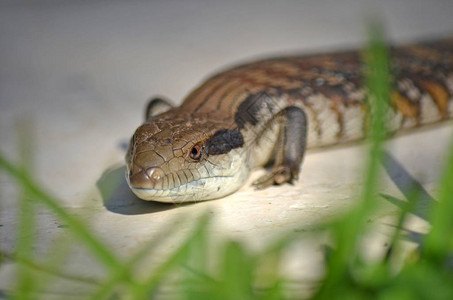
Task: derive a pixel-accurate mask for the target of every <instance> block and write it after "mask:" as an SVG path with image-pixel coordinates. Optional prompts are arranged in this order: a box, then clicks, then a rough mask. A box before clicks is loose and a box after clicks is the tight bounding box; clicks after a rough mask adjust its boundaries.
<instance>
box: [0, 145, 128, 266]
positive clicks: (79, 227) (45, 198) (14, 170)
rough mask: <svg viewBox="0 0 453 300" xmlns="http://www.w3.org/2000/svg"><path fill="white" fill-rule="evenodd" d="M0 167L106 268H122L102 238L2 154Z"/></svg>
mask: <svg viewBox="0 0 453 300" xmlns="http://www.w3.org/2000/svg"><path fill="white" fill-rule="evenodd" d="M0 168H1V169H3V170H5V171H6V172H7V173H8V174H9V175H11V176H12V177H13V178H14V179H15V180H16V181H17V182H18V184H19V186H20V188H21V189H22V190H23V191H24V192H26V194H27V195H28V196H29V197H31V199H33V201H39V202H40V203H42V204H44V205H45V206H46V207H48V208H49V209H50V210H51V211H53V213H55V214H56V215H57V216H58V217H59V218H61V219H62V220H63V221H64V222H65V223H66V224H67V225H68V228H69V230H71V232H72V233H73V234H75V235H76V236H77V238H78V239H79V240H80V241H81V242H82V243H83V244H85V246H86V247H87V249H88V250H90V251H91V252H92V254H93V255H94V256H95V257H96V258H97V259H98V261H99V262H101V263H102V264H103V265H104V266H105V267H106V268H108V269H110V270H116V269H120V268H122V264H121V262H120V261H119V260H118V259H117V258H116V256H115V255H114V254H113V252H112V251H110V250H109V249H108V247H107V246H106V245H104V244H103V242H101V240H100V239H99V238H97V237H95V235H94V234H92V233H91V232H90V230H89V229H88V228H87V227H86V226H85V225H84V223H83V222H82V221H79V220H78V219H77V218H75V217H73V216H71V215H70V214H69V213H68V212H67V211H66V210H65V209H64V208H63V207H62V206H60V205H59V204H58V201H57V200H56V199H55V198H53V197H52V196H50V195H49V194H47V193H46V192H45V191H43V190H42V189H41V188H40V187H39V186H38V185H37V184H36V183H35V182H34V181H33V180H32V179H31V177H30V175H29V174H28V173H27V172H26V171H24V170H23V169H21V168H20V167H17V166H15V165H13V164H12V163H10V162H9V161H8V160H6V159H5V158H4V156H3V155H1V154H0Z"/></svg>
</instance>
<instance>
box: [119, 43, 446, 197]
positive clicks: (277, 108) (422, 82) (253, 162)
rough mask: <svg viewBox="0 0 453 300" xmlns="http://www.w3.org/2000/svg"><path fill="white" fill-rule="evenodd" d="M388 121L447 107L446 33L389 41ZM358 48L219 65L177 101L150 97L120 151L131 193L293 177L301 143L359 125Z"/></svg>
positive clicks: (432, 116)
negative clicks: (403, 42) (404, 42)
mask: <svg viewBox="0 0 453 300" xmlns="http://www.w3.org/2000/svg"><path fill="white" fill-rule="evenodd" d="M390 53H391V70H392V74H393V78H392V88H393V92H392V95H391V99H390V101H389V103H390V106H389V107H388V113H387V117H388V118H387V120H388V126H387V127H388V130H389V131H397V130H400V129H405V128H411V127H417V126H422V125H424V124H429V123H434V122H438V121H442V120H446V119H448V118H450V117H452V116H453V39H446V40H442V41H437V42H430V43H424V44H417V45H408V46H400V47H395V48H391V50H390ZM361 58H362V56H361V54H360V52H358V51H344V52H336V53H323V54H315V55H304V56H287V57H279V58H272V59H266V60H260V61H256V62H252V63H249V64H245V65H241V66H237V67H234V68H231V69H229V70H227V71H224V72H222V73H219V74H217V75H215V76H213V77H211V78H210V79H208V80H207V81H205V82H204V83H203V84H201V85H200V86H199V87H198V88H196V89H195V90H194V91H192V92H191V93H190V94H189V95H188V96H187V97H186V99H185V100H184V101H183V103H182V104H181V105H180V106H179V107H171V105H170V104H168V103H167V102H166V101H164V100H161V99H154V100H153V101H151V102H150V104H149V106H148V110H147V119H146V121H145V123H144V124H143V125H141V126H140V127H139V128H138V129H137V130H136V131H135V133H134V135H133V138H132V139H131V142H130V145H129V149H128V153H127V155H126V165H127V171H126V178H127V182H128V184H129V186H130V187H131V189H132V191H133V192H134V193H135V194H136V195H137V196H138V197H140V198H142V199H145V200H153V201H159V202H189V201H200V200H209V199H215V198H220V197H223V196H225V195H228V194H230V193H232V192H234V191H236V190H237V189H239V188H240V187H241V186H242V185H243V184H244V182H245V181H246V179H247V178H248V177H249V175H250V172H251V170H252V169H253V168H255V167H261V166H264V165H266V164H268V163H269V162H272V164H273V168H272V169H271V171H270V172H268V174H266V175H264V176H263V177H261V178H260V179H258V180H257V181H256V182H255V183H254V185H255V186H256V187H258V188H265V187H267V186H269V185H272V184H282V183H285V182H292V181H293V180H295V179H297V178H298V175H299V172H300V166H301V162H302V160H303V156H304V153H305V149H306V148H307V147H308V148H311V147H319V146H327V145H332V144H338V143H343V142H348V141H353V140H358V139H360V138H363V137H364V136H365V135H366V130H367V120H368V117H369V109H368V104H367V91H366V87H365V86H364V78H363V75H362V74H363V70H362V69H363V62H362V59H361Z"/></svg>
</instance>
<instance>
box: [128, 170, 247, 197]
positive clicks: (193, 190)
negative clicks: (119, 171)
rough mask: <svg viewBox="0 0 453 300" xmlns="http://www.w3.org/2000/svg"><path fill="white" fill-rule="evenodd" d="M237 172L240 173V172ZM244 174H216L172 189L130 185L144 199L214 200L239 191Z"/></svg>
mask: <svg viewBox="0 0 453 300" xmlns="http://www.w3.org/2000/svg"><path fill="white" fill-rule="evenodd" d="M237 174H240V173H239V172H238V173H237ZM241 177H243V176H238V175H236V176H215V177H207V178H200V179H197V180H193V181H191V182H188V183H185V184H182V185H179V186H177V187H174V188H171V189H166V190H164V189H154V188H142V187H135V186H134V185H132V184H131V183H130V181H129V178H128V177H127V176H126V178H128V180H127V181H128V185H129V187H130V189H131V190H132V192H133V193H134V194H135V195H136V196H137V197H139V198H140V199H143V200H148V201H156V202H163V203H183V202H198V201H205V200H213V199H217V198H221V197H224V196H227V195H229V194H231V193H233V192H235V191H237V190H238V189H239V188H240V187H241V186H242V185H243V184H244V179H243V178H241Z"/></svg>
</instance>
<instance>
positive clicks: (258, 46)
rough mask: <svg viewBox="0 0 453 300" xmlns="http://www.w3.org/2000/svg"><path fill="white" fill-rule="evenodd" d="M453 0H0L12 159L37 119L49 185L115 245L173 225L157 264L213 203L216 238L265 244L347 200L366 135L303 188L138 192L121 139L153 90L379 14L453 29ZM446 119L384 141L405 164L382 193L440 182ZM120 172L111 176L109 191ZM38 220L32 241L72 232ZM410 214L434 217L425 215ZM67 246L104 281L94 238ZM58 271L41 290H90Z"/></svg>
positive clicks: (10, 237)
mask: <svg viewBox="0 0 453 300" xmlns="http://www.w3.org/2000/svg"><path fill="white" fill-rule="evenodd" d="M452 12H453V2H452V1H451V0H437V1H417V2H416V1H409V0H405V1H402V0H400V1H390V0H388V1H387V0H386V1H379V2H376V1H371V0H367V1H359V0H342V1H333V0H331V1H314V0H313V1H259V0H256V1H228V2H227V1H208V0H206V1H199V0H197V1H150V2H145V1H143V2H142V1H127V2H126V1H123V2H121V1H113V2H112V1H3V2H1V3H0V60H1V68H0V141H1V143H0V150H1V153H2V154H4V155H6V156H7V157H8V158H10V159H17V158H18V155H17V127H18V126H20V125H18V124H24V123H26V124H31V126H32V128H33V130H32V133H33V136H34V147H33V150H32V152H33V155H34V160H35V162H36V166H35V168H34V169H35V174H36V177H37V178H38V179H39V181H40V183H41V184H42V186H43V187H45V188H46V189H47V190H49V191H51V192H52V193H53V194H54V195H56V196H57V197H58V199H60V200H61V204H62V205H64V207H66V208H67V209H68V210H69V211H70V212H71V213H72V214H74V215H76V216H78V217H81V218H82V219H84V220H87V222H88V221H89V222H91V223H92V226H93V228H94V229H95V231H96V232H97V233H98V235H99V236H101V237H102V238H103V239H104V240H105V241H106V242H107V243H108V244H109V245H111V248H112V249H113V250H114V251H115V252H116V253H117V254H118V255H120V256H122V257H128V256H129V255H130V253H132V252H134V251H136V250H138V249H139V248H140V247H141V246H142V245H143V244H145V243H146V242H147V241H148V240H150V239H152V238H153V237H155V236H157V235H158V234H159V232H162V231H163V230H166V229H168V228H171V227H173V226H177V228H178V230H177V234H176V235H175V238H174V239H171V240H170V241H167V242H166V243H164V244H163V245H161V247H160V248H159V250H158V253H160V255H162V256H159V255H157V257H155V258H154V261H153V262H151V264H153V263H154V264H155V263H158V261H159V258H161V257H163V256H165V255H166V253H168V252H169V249H174V247H175V245H177V244H178V242H179V237H181V236H182V235H183V234H184V233H185V232H187V231H188V228H189V227H188V226H187V225H186V224H192V222H193V220H194V219H196V218H197V216H200V215H201V214H202V213H204V212H206V211H208V212H211V214H213V215H214V224H213V227H212V229H211V233H212V235H213V236H230V237H233V238H235V239H240V240H244V241H246V242H247V244H249V245H250V247H251V248H253V249H260V248H262V247H263V245H265V244H266V243H267V242H268V241H269V240H272V239H273V238H274V237H275V236H277V235H278V234H280V233H285V232H291V231H310V230H313V229H314V228H316V227H317V226H318V225H319V224H322V223H323V222H325V221H327V220H330V219H331V218H332V217H334V216H337V215H339V214H340V213H341V212H342V211H344V210H345V209H347V208H348V207H350V206H351V205H352V204H353V203H354V196H355V195H356V194H357V193H358V191H359V188H360V186H361V176H360V175H361V168H362V164H361V163H362V162H361V160H360V159H361V158H364V157H365V153H366V152H365V150H366V146H365V145H363V144H357V145H348V146H345V147H336V148H330V149H325V150H322V151H312V152H310V153H309V154H308V155H307V156H306V159H305V163H304V166H303V173H302V176H301V178H300V180H299V182H298V183H297V184H296V185H295V186H289V185H285V186H281V187H272V188H269V189H267V190H264V191H254V190H253V189H251V188H250V187H249V186H248V185H247V186H245V187H244V188H242V189H241V190H240V191H239V192H238V193H236V194H234V195H231V196H229V197H226V198H224V199H220V200H215V201H209V202H204V203H195V204H191V205H164V204H158V203H148V202H143V201H141V200H138V199H136V198H135V197H133V195H132V194H131V193H130V192H129V190H128V189H127V187H126V185H125V182H124V179H123V169H122V164H123V156H124V150H123V149H122V147H121V145H122V144H124V142H127V140H128V138H129V136H130V135H131V134H132V132H133V130H134V129H135V128H136V127H137V126H138V125H139V124H140V122H141V121H142V116H143V109H144V105H145V102H146V100H147V99H148V98H149V97H150V96H152V95H164V96H166V97H168V98H170V99H173V100H174V101H175V102H179V101H181V100H182V98H183V97H184V95H186V94H187V93H188V92H189V91H190V90H191V89H192V88H194V87H195V86H196V85H197V84H199V83H200V82H201V81H202V80H203V79H204V78H206V77H207V76H208V75H209V74H212V73H214V72H216V71H218V70H219V69H220V68H222V67H225V66H228V65H230V64H232V63H238V62H242V61H246V60H248V59H250V58H256V57H262V56H269V55H274V54H279V53H295V52H296V53H297V52H307V51H314V50H318V49H322V50H326V49H337V48H342V47H345V46H356V45H361V44H362V43H363V40H364V36H365V30H364V29H365V27H364V23H365V22H364V20H366V18H367V17H369V16H372V15H373V14H378V15H379V16H381V17H382V18H383V19H384V20H385V25H386V31H387V33H388V36H389V37H390V39H391V40H394V41H400V42H404V41H411V40H415V39H421V38H432V37H436V36H442V35H448V34H451V33H452V29H453V18H452V17H451V13H452ZM452 127H453V126H452V124H451V123H447V124H444V125H442V126H438V127H434V128H429V129H428V130H424V131H418V132H415V133H411V134H407V135H402V136H399V137H397V138H395V139H392V140H391V141H389V143H388V147H389V148H388V149H389V150H388V152H389V153H390V155H391V156H392V157H393V158H394V159H395V160H396V162H398V163H399V169H397V170H396V171H395V172H393V171H392V170H389V172H390V176H389V175H386V176H385V178H384V180H383V187H382V188H381V191H382V192H383V193H386V194H390V195H394V196H395V197H399V198H402V199H404V194H403V193H402V192H401V190H400V189H401V184H399V183H401V180H402V181H404V180H405V179H408V180H409V179H411V177H412V179H413V180H416V181H417V182H419V183H421V184H422V186H423V187H424V188H425V190H426V191H427V193H428V194H430V195H435V190H436V179H437V178H438V175H439V172H440V170H441V167H442V164H443V157H444V156H445V151H446V147H447V145H448V143H449V140H450V138H451V136H452V133H453V129H452ZM420 141H423V142H420ZM403 171H406V172H407V174H406V173H404V172H403ZM392 172H393V173H392ZM259 173H260V171H257V172H255V173H254V174H253V178H256V177H258V176H259ZM109 180H110V181H109ZM111 180H113V182H115V180H117V182H118V186H116V187H115V189H114V190H113V192H112V191H110V192H108V191H107V190H106V189H105V185H106V184H108V183H109V182H112V181H111ZM0 187H1V190H0V192H1V194H0V197H1V198H0V199H1V200H0V201H1V202H0V204H1V206H0V208H1V211H0V249H1V250H2V251H5V252H7V253H12V252H13V251H14V245H15V231H16V224H17V215H16V214H17V209H16V204H17V193H16V191H15V188H14V185H13V184H12V181H11V179H10V178H8V177H6V176H5V175H4V174H1V175H0ZM382 202H383V207H382V208H381V210H380V213H379V214H377V215H376V216H375V217H374V218H373V220H372V221H373V222H375V223H376V224H378V225H379V224H380V225H379V226H380V227H379V226H378V227H379V228H380V230H378V231H377V233H376V234H375V235H372V236H371V237H370V238H369V242H368V243H367V245H368V246H367V247H369V248H370V253H379V251H382V249H383V247H384V240H385V238H386V237H387V232H388V231H389V230H390V227H389V226H387V225H388V224H391V223H392V217H393V216H394V215H395V213H396V208H395V207H394V206H392V205H390V204H388V203H384V201H382ZM37 218H38V224H37V228H36V237H37V240H38V244H37V253H41V254H43V253H46V251H47V250H48V248H49V247H51V246H50V245H51V244H52V242H53V241H55V240H56V239H63V240H64V239H65V236H66V235H65V230H66V229H65V226H64V224H61V222H60V221H59V220H58V219H57V218H56V217H55V216H53V215H52V214H51V213H49V211H47V210H45V209H43V210H40V211H39V214H38V216H37ZM175 220H178V221H177V222H175ZM178 224H179V225H178ZM178 226H179V227H178ZM408 226H410V228H411V229H413V230H415V231H426V229H427V225H426V224H425V223H423V222H422V221H420V220H419V219H417V218H413V219H411V220H410V222H409V223H408ZM66 239H68V238H67V237H66ZM318 246H319V242H307V243H306V244H304V245H302V246H301V247H299V248H298V251H302V252H301V253H303V254H304V255H298V256H297V258H296V257H293V258H291V259H290V260H289V261H290V263H288V269H287V274H288V276H289V277H291V278H303V279H305V280H307V282H310V281H311V280H315V279H316V278H319V276H321V274H322V261H321V255H320V253H319V248H318ZM71 248H72V249H70V250H69V252H70V256H69V257H70V259H68V261H67V262H66V263H65V267H64V269H65V270H66V271H67V272H68V273H70V274H76V275H78V276H85V277H88V278H94V279H99V278H102V274H103V269H102V267H101V266H99V265H98V264H97V263H95V262H93V259H92V258H91V257H90V256H89V255H87V252H86V250H84V249H83V248H82V247H77V246H74V245H73V247H71ZM299 253H300V252H299ZM14 269H15V264H14V263H4V264H3V265H1V266H0V290H3V291H8V290H9V289H10V288H11V284H12V280H13V279H14ZM55 282H56V283H55V284H53V285H51V286H50V287H49V288H48V289H46V290H44V291H42V292H43V293H44V295H46V294H47V293H49V294H48V296H49V297H51V296H52V297H55V298H56V299H58V297H59V296H58V295H60V294H59V293H61V292H63V291H64V293H65V297H66V298H70V297H74V298H77V297H78V296H80V295H84V293H88V292H89V291H90V290H91V289H92V288H93V286H90V285H86V284H85V285H84V284H81V283H79V282H73V281H71V280H65V279H62V278H60V279H59V280H57V281H55ZM57 283H58V284H57ZM46 299H49V298H48V297H46Z"/></svg>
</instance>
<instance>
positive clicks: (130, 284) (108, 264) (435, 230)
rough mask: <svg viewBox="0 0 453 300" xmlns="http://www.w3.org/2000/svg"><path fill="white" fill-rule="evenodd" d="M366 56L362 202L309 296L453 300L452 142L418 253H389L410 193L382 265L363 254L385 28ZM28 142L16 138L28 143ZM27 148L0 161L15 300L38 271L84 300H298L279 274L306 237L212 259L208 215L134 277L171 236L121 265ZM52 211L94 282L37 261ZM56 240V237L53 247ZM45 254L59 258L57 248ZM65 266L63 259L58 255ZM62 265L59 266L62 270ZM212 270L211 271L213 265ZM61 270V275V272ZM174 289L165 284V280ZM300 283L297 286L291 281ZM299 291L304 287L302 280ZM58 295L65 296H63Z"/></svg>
mask: <svg viewBox="0 0 453 300" xmlns="http://www.w3.org/2000/svg"><path fill="white" fill-rule="evenodd" d="M370 37H371V38H370V42H369V45H368V48H367V51H366V54H365V59H366V61H367V70H366V74H367V83H368V87H369V89H370V91H371V98H372V99H373V101H370V105H371V108H370V109H371V110H372V111H373V116H374V118H372V120H371V123H370V137H369V141H370V154H369V157H368V161H367V168H366V172H365V175H364V178H365V184H364V188H363V190H362V193H361V196H360V198H361V199H360V201H359V202H358V204H357V206H355V207H354V208H353V209H352V210H351V211H350V212H349V213H347V214H346V215H345V216H343V217H339V219H338V220H337V221H335V222H333V224H331V225H329V226H327V228H326V231H328V232H329V233H330V235H331V237H332V241H333V242H332V244H333V246H332V247H331V248H329V250H328V251H327V252H326V254H325V261H326V272H325V276H324V278H323V279H322V280H321V281H320V282H319V283H317V284H316V286H314V287H313V288H312V291H313V293H312V294H311V296H309V297H310V298H312V299H335V298H336V299H370V298H373V299H374V298H378V299H453V259H452V253H453V251H452V250H453V145H452V147H451V150H450V154H449V157H448V160H447V161H446V163H445V170H444V172H443V175H442V178H441V180H440V182H439V188H438V191H439V193H438V200H439V203H438V205H435V206H434V207H433V208H432V210H431V211H430V218H429V221H430V223H431V224H432V229H431V231H430V232H429V233H428V234H427V235H426V236H425V237H424V238H423V240H422V241H421V243H420V245H419V248H418V251H417V255H413V256H412V259H411V260H408V261H405V262H403V264H402V266H401V267H400V268H398V269H397V270H396V269H395V266H394V264H393V261H394V260H395V259H396V258H394V257H393V255H394V253H393V252H392V249H394V248H395V247H397V246H398V244H399V243H400V242H401V240H402V236H403V233H402V224H403V223H404V219H405V217H406V216H407V214H408V213H409V212H411V209H413V208H414V207H415V206H416V205H415V204H416V203H415V202H416V201H417V199H418V198H417V197H416V196H415V195H416V194H417V193H413V194H414V197H408V199H405V200H404V201H403V200H399V199H393V201H400V202H401V203H407V204H408V205H406V206H404V209H402V210H401V213H400V216H399V217H398V226H397V227H396V230H395V233H394V237H393V238H392V239H391V244H390V245H389V251H388V252H387V253H386V255H384V256H383V257H382V258H381V260H379V261H377V262H376V261H374V262H369V261H367V260H365V259H364V258H363V256H362V255H361V247H360V246H359V242H360V239H361V238H362V237H363V235H364V233H365V231H366V230H367V226H366V221H367V219H368V218H369V217H370V215H371V214H372V213H373V212H375V210H376V207H377V203H378V200H379V199H378V196H377V191H378V186H379V184H378V182H379V164H380V161H381V158H382V153H383V151H382V141H383V139H384V135H385V124H384V121H383V120H384V114H385V109H386V105H387V104H386V101H387V99H389V94H390V85H389V82H390V80H389V78H390V70H389V60H388V52H387V48H386V47H385V45H384V43H383V37H382V32H381V31H380V30H379V28H377V27H372V30H371V33H370ZM28 138H29V137H25V138H22V140H23V141H27V140H28ZM26 149H31V147H29V146H27V145H26V144H24V143H23V144H22V145H21V153H25V154H23V155H22V157H21V163H20V164H18V165H15V164H13V163H11V162H9V161H8V160H6V159H5V158H4V157H3V156H0V168H1V169H3V171H4V172H6V173H7V174H9V175H10V176H12V177H13V178H14V179H15V180H16V181H17V183H18V185H19V188H20V190H21V196H20V201H19V207H20V213H19V216H18V222H19V226H18V234H17V245H16V250H15V253H12V254H7V253H0V254H1V255H0V263H2V262H3V263H4V262H5V261H15V262H16V266H17V275H16V279H17V280H16V285H15V286H12V287H11V290H9V291H5V293H6V294H5V295H6V297H7V298H11V299H46V296H45V294H42V293H40V292H42V291H45V290H46V285H47V284H49V281H48V280H47V281H46V280H44V281H43V280H42V277H43V274H52V275H56V276H59V277H61V278H66V279H69V280H73V281H76V282H79V283H84V284H87V285H91V286H94V292H93V293H92V294H91V295H85V296H82V295H81V297H82V298H88V299H148V298H155V297H156V296H158V295H160V293H161V290H162V287H164V286H170V288H171V290H172V291H171V298H177V299H282V298H299V296H300V295H297V293H296V294H294V293H293V292H291V291H290V290H288V285H289V284H294V282H289V281H288V279H287V278H285V276H284V274H281V273H280V272H279V271H278V270H279V268H280V267H281V264H282V261H283V255H284V252H285V250H286V249H288V247H289V246H290V245H292V244H293V243H294V242H295V241H297V240H299V239H303V237H301V236H297V235H295V234H292V235H287V236H282V237H281V238H280V240H278V241H276V242H275V243H273V244H271V245H269V246H268V247H267V248H265V249H263V250H262V251H260V252H259V253H256V252H253V253H251V252H250V251H249V250H247V249H246V247H245V246H244V245H243V244H241V243H238V242H235V241H225V242H224V244H223V246H221V247H220V251H219V253H217V255H213V253H212V251H213V250H212V249H211V248H210V247H209V239H208V234H207V233H208V231H207V230H208V229H209V219H208V218H207V217H204V218H202V219H201V220H200V221H198V222H197V224H195V226H194V230H193V231H192V233H191V234H190V235H189V236H187V237H186V239H185V240H184V241H182V242H181V244H180V246H179V247H178V248H177V249H176V250H174V251H173V252H172V253H171V254H170V255H169V256H168V258H167V259H166V260H165V261H161V262H160V263H159V265H158V266H157V267H156V268H154V269H153V271H152V272H150V273H149V274H147V275H145V276H138V275H137V274H136V272H135V270H136V268H137V267H138V266H139V265H140V263H141V262H142V261H143V260H144V259H145V258H147V257H151V256H153V251H154V250H155V246H156V245H157V244H158V243H159V242H160V241H161V240H163V239H165V238H167V237H168V236H170V235H171V233H172V231H171V230H168V232H163V233H162V235H161V236H160V237H158V238H156V239H154V240H151V241H150V242H149V243H148V244H147V245H146V246H145V247H143V248H142V249H140V250H139V251H138V252H137V253H135V254H132V255H131V256H130V257H129V258H127V259H120V258H119V257H118V256H117V255H116V254H115V252H114V251H113V250H112V249H109V247H108V246H107V245H106V244H105V243H104V242H103V241H102V239H101V238H99V237H97V236H96V234H95V233H94V232H92V231H91V230H90V228H89V226H88V225H87V224H85V223H84V222H82V221H81V220H79V219H78V218H76V217H74V216H72V215H71V214H70V213H69V212H68V211H67V210H65V209H64V208H63V207H62V206H61V205H60V204H59V203H60V202H59V201H58V200H57V199H55V198H54V197H52V196H51V195H49V194H48V193H46V192H45V191H44V190H43V189H42V188H41V187H40V186H39V184H37V183H36V182H35V181H34V180H33V179H32V177H31V175H30V174H31V172H30V170H29V169H28V168H27V167H26V166H29V165H30V158H31V155H30V154H27V153H26V151H25V150H26ZM38 205H39V206H44V207H46V208H47V209H49V210H51V211H52V212H53V213H54V214H55V215H56V216H57V217H59V218H60V219H61V221H62V222H63V223H65V224H67V225H68V231H69V232H70V233H71V234H72V235H73V238H74V239H75V240H76V241H77V242H78V243H80V244H82V245H84V246H85V247H86V249H87V250H88V251H89V252H90V253H91V255H92V256H93V257H94V258H95V259H96V260H97V261H98V263H99V264H101V265H103V266H104V269H105V270H106V276H105V278H102V279H101V280H100V281H96V280H90V279H88V278H83V277H77V276H74V275H71V274H66V273H64V271H62V270H60V267H59V264H57V263H52V259H47V260H46V261H43V260H42V259H41V260H40V259H39V258H37V257H35V255H34V251H33V245H34V243H36V241H35V240H34V238H33V230H32V228H33V224H34V222H35V220H34V212H35V208H36V207H37V206H38ZM56 243H58V241H57V242H56ZM51 249H57V250H51V252H49V253H48V256H49V257H51V258H52V257H53V256H56V257H58V254H55V253H52V251H58V249H60V247H59V246H58V245H55V247H53V248H51ZM60 260H61V258H60ZM60 265H62V264H60ZM213 266H214V268H213ZM66 272H67V271H66ZM169 283H170V284H169ZM296 284H297V283H296ZM299 284H300V285H303V284H304V283H299ZM62 297H63V298H64V296H62Z"/></svg>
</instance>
